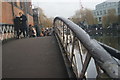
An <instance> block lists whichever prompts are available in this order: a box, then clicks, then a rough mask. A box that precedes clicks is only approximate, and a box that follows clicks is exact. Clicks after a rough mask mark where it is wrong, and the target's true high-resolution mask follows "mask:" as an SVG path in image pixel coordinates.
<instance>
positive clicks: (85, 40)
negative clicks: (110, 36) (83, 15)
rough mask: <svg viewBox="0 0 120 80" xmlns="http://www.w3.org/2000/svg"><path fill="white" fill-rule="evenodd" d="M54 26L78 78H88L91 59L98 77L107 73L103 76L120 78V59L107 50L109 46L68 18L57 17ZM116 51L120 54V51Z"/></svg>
mask: <svg viewBox="0 0 120 80" xmlns="http://www.w3.org/2000/svg"><path fill="white" fill-rule="evenodd" d="M54 28H55V33H56V35H57V37H58V38H59V39H60V42H61V43H62V46H63V48H64V50H65V53H66V55H67V57H68V59H69V62H70V63H71V66H72V69H73V71H74V73H75V75H76V77H77V78H82V79H86V78H88V77H87V69H88V68H89V64H90V63H91V61H92V62H93V65H94V66H95V67H94V69H95V71H96V73H97V75H96V78H97V77H101V75H102V74H104V75H106V76H104V77H103V78H120V75H119V71H120V70H119V69H120V64H119V63H118V62H119V59H117V57H115V56H113V55H111V54H110V52H109V49H108V50H106V47H107V46H105V45H104V47H103V46H102V44H100V43H98V41H96V40H94V39H91V38H90V36H89V35H88V34H87V33H86V32H85V31H84V30H83V29H82V28H81V27H79V26H78V25H76V24H74V23H73V22H72V21H70V20H68V19H65V18H62V17H56V18H55V19H54ZM107 48H108V47H107ZM110 50H111V49H110ZM116 53H118V54H117V55H120V53H119V52H116ZM91 74H92V72H91Z"/></svg>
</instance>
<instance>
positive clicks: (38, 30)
mask: <svg viewBox="0 0 120 80" xmlns="http://www.w3.org/2000/svg"><path fill="white" fill-rule="evenodd" d="M34 27H35V29H36V36H37V37H40V28H39V26H37V25H35V26H34Z"/></svg>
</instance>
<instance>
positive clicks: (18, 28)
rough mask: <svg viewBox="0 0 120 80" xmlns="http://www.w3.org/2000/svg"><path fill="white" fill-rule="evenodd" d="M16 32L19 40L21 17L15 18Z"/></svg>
mask: <svg viewBox="0 0 120 80" xmlns="http://www.w3.org/2000/svg"><path fill="white" fill-rule="evenodd" d="M14 30H15V32H16V33H17V36H16V38H17V39H19V30H20V17H18V16H15V18H14Z"/></svg>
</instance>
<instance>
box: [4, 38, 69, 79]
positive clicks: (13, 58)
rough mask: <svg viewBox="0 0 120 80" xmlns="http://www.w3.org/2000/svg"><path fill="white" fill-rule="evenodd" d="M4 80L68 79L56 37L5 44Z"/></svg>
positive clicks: (21, 40) (28, 39)
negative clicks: (25, 79) (27, 79)
mask: <svg viewBox="0 0 120 80" xmlns="http://www.w3.org/2000/svg"><path fill="white" fill-rule="evenodd" d="M3 78H68V74H67V71H66V67H65V64H64V61H63V58H62V54H61V53H60V49H59V46H58V44H57V42H56V39H55V37H54V36H52V37H42V38H27V39H20V40H14V41H11V42H8V43H6V44H4V45H3Z"/></svg>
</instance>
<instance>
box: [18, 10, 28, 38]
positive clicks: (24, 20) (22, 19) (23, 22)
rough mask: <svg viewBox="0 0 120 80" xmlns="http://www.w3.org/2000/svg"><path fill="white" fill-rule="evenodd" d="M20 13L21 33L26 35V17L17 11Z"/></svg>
mask: <svg viewBox="0 0 120 80" xmlns="http://www.w3.org/2000/svg"><path fill="white" fill-rule="evenodd" d="M19 15H20V23H21V28H20V30H21V33H23V35H24V37H27V36H28V27H27V17H26V16H25V15H23V14H22V12H20V13H19Z"/></svg>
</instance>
